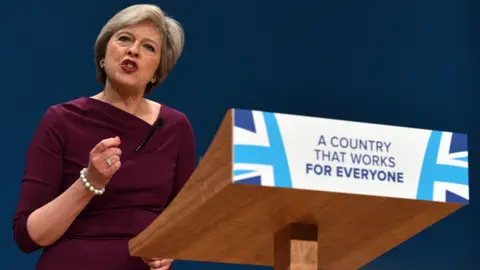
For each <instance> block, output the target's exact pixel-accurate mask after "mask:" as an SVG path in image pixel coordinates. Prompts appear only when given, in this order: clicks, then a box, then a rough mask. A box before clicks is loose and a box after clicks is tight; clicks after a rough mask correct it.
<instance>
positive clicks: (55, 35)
mask: <svg viewBox="0 0 480 270" xmlns="http://www.w3.org/2000/svg"><path fill="white" fill-rule="evenodd" d="M135 2H137V1H119V0H116V1H113V0H103V1H99V2H97V3H95V2H94V1H81V2H76V3H75V4H74V3H73V2H71V3H67V2H66V1H58V2H55V1H8V2H4V3H2V16H0V24H1V25H2V30H1V31H2V37H1V42H0V49H1V53H2V56H1V59H2V63H1V65H0V78H1V82H2V84H1V90H2V99H1V100H2V106H0V110H1V111H0V113H1V114H0V115H2V132H1V133H0V146H1V149H2V150H3V155H2V157H1V164H2V167H1V168H2V170H1V171H2V177H1V181H2V188H3V190H2V192H3V194H2V196H0V202H1V204H2V206H3V207H2V209H1V213H0V217H1V218H0V239H1V240H2V245H3V251H2V253H1V255H0V256H1V258H2V261H1V262H2V264H3V266H2V269H33V268H34V265H35V262H36V260H37V258H38V256H39V253H38V252H37V253H35V254H30V255H25V254H22V253H21V252H20V251H19V249H18V248H17V247H16V245H15V243H14V241H13V237H12V231H11V219H12V216H13V213H14V210H15V207H16V204H17V199H18V195H19V190H20V181H21V177H22V173H23V165H24V156H25V150H26V147H27V146H28V144H29V142H30V139H31V136H32V134H33V132H34V129H35V127H36V125H37V123H38V121H39V120H40V117H41V116H42V115H43V113H44V112H45V110H46V108H47V107H48V106H50V105H52V104H55V103H60V102H64V101H67V100H70V99H73V98H76V97H78V96H84V95H93V94H95V93H97V92H98V91H100V90H101V86H100V85H98V84H97V83H96V82H95V69H94V64H93V45H94V41H95V38H96V36H97V34H98V32H99V31H100V29H101V27H102V26H103V24H104V23H105V22H106V21H107V20H108V19H109V18H110V16H112V15H113V14H114V13H115V12H117V11H119V10H120V9H122V8H124V7H126V6H127V5H130V4H132V3H135ZM474 2H475V1H473V0H472V1H462V0H450V1H447V0H430V1H429V0H391V1H373V0H370V1H358V0H338V1H327V0H318V1H314V0H296V1H285V0H278V1H273V0H270V1H254V0H243V1H233V0H229V1H226V0H208V1H198V0H197V1H194V0H182V1H156V2H152V3H157V4H159V5H160V6H161V7H162V8H164V9H165V10H166V11H167V12H169V13H170V14H172V15H173V16H174V17H175V18H177V19H178V20H179V21H180V22H181V23H182V24H183V26H184V28H185V31H186V48H185V53H184V55H183V57H182V58H181V61H180V62H179V64H178V66H177V67H176V69H175V70H174V72H173V73H172V74H171V75H170V77H169V78H168V79H167V82H166V83H165V84H164V85H163V86H162V87H160V88H159V89H157V90H156V92H155V93H154V95H153V96H152V98H153V99H157V100H161V101H162V102H165V103H167V104H169V105H171V106H173V107H175V108H177V109H179V110H181V111H183V112H185V113H186V114H187V116H188V117H189V118H190V120H191V122H192V124H193V126H194V129H195V134H196V138H197V142H198V150H199V151H198V154H199V155H202V154H203V153H204V152H205V151H206V150H207V147H208V145H209V143H210V141H211V139H212V137H213V135H214V134H215V132H216V129H217V127H218V125H219V123H220V121H221V120H222V118H223V117H224V114H225V112H226V110H227V109H229V108H232V107H240V108H250V109H261V110H266V111H274V112H284V113H293V114H304V115H313V116H320V117H330V118H336V119H348V120H356V121H365V122H374V123H382V124H391V125H401V126H409V127H419V128H427V129H439V130H447V131H456V132H466V133H468V134H469V136H470V144H469V148H470V149H469V150H470V156H469V159H470V164H472V165H473V166H471V172H470V176H471V178H470V183H471V202H472V203H473V204H472V205H470V206H468V207H465V208H464V209H462V210H460V211H458V212H457V213H455V214H453V215H451V216H450V217H448V218H447V219H445V220H443V221H441V222H440V223H438V224H436V225H435V226H433V227H431V228H429V229H427V230H426V231H424V232H423V233H421V234H420V235H418V236H417V237H415V238H413V239H411V240H410V241H408V242H406V243H405V244H403V245H401V246H399V247H398V248H396V249H394V250H392V251H391V252H388V253H387V254H385V255H384V256H382V257H380V258H379V259H378V260H376V261H374V262H372V263H371V264H369V265H368V266H366V267H365V269H474V266H475V265H477V264H478V262H477V261H478V256H476V255H477V253H476V252H474V250H475V249H477V248H478V245H477V243H476V239H477V238H478V229H477V230H475V227H477V228H478V225H479V221H478V219H479V218H478V217H479V207H478V205H477V204H476V202H477V194H479V185H478V184H477V183H476V182H475V181H472V179H475V178H477V177H478V173H479V170H478V166H475V165H476V164H478V154H479V153H480V149H479V143H478V138H479V135H480V134H479V133H480V130H479V128H478V125H475V124H474V123H477V122H478V121H475V120H476V119H475V116H477V115H479V109H478V106H474V105H475V101H476V93H474V92H475V90H476V89H478V86H479V79H478V77H479V76H478V74H479V65H478V60H479V52H478V51H479V50H480V46H478V45H479V44H480V42H479V37H478V35H479V34H478V33H480V31H478V23H479V19H476V18H475V17H477V18H478V12H479V10H480V9H479V4H478V3H474ZM477 2H478V1H477ZM474 15H476V16H474ZM475 33H476V35H475ZM202 110H204V112H202V113H200V112H201V111H202ZM366 226H368V224H366ZM475 256H476V257H477V258H476V257H475ZM176 265H177V266H178V268H176V269H200V270H201V269H213V270H215V269H239V270H240V269H245V270H247V269H252V270H253V269H269V268H266V267H253V266H232V265H221V264H209V263H195V262H177V263H176Z"/></svg>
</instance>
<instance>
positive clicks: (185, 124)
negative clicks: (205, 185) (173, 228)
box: [169, 115, 196, 203]
mask: <svg viewBox="0 0 480 270" xmlns="http://www.w3.org/2000/svg"><path fill="white" fill-rule="evenodd" d="M195 167H196V146H195V137H194V133H193V128H192V125H191V124H190V121H189V120H188V119H187V117H186V116H185V115H184V116H183V120H182V121H181V122H180V129H179V135H178V156H177V164H176V167H175V179H174V182H173V189H172V194H171V196H170V199H169V203H170V202H171V201H172V200H173V199H174V198H175V197H176V196H177V194H178V193H179V192H180V190H181V189H182V188H183V186H184V185H185V183H186V182H187V180H188V179H189V178H190V176H191V175H192V173H193V171H194V170H195Z"/></svg>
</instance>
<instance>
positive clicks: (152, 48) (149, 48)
mask: <svg viewBox="0 0 480 270" xmlns="http://www.w3.org/2000/svg"><path fill="white" fill-rule="evenodd" d="M145 48H147V50H150V51H152V52H155V48H154V47H153V46H152V45H150V44H145Z"/></svg>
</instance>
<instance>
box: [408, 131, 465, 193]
mask: <svg viewBox="0 0 480 270" xmlns="http://www.w3.org/2000/svg"><path fill="white" fill-rule="evenodd" d="M441 138H442V132H439V131H432V133H431V135H430V139H429V141H428V145H427V149H426V151H425V157H424V160H423V166H422V171H421V175H420V181H419V183H418V190H417V199H419V200H433V185H434V182H436V181H438V182H445V183H455V184H463V185H468V168H463V167H459V166H452V165H443V164H437V156H438V149H439V147H440V141H441Z"/></svg>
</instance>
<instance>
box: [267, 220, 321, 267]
mask: <svg viewBox="0 0 480 270" xmlns="http://www.w3.org/2000/svg"><path fill="white" fill-rule="evenodd" d="M317 239H318V229H317V226H316V225H310V224H298V223H294V224H289V225H287V226H285V227H284V228H283V229H281V230H279V231H278V232H276V233H275V239H274V241H275V244H274V260H275V261H274V269H275V270H318V269H319V268H318V244H317Z"/></svg>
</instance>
